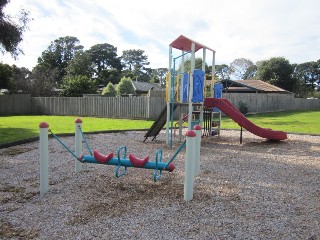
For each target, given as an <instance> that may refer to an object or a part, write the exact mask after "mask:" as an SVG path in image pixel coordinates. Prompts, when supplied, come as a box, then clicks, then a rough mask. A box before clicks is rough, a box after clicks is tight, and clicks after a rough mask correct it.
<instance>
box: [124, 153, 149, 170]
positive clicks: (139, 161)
mask: <svg viewBox="0 0 320 240" xmlns="http://www.w3.org/2000/svg"><path fill="white" fill-rule="evenodd" d="M129 160H130V162H131V163H132V165H133V166H134V167H144V165H146V164H147V162H148V161H149V156H146V157H145V158H143V159H142V158H137V157H136V156H135V155H134V154H132V153H130V154H129Z"/></svg>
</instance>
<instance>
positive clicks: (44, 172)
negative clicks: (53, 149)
mask: <svg viewBox="0 0 320 240" xmlns="http://www.w3.org/2000/svg"><path fill="white" fill-rule="evenodd" d="M39 128H40V194H44V193H46V192H48V190H49V177H48V159H49V153H48V144H49V140H48V128H49V124H48V123H46V122H41V123H40V124H39Z"/></svg>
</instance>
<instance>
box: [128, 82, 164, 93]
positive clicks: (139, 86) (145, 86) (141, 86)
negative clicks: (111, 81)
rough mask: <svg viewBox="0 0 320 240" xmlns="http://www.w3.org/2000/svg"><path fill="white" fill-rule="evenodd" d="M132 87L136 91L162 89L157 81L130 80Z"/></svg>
mask: <svg viewBox="0 0 320 240" xmlns="http://www.w3.org/2000/svg"><path fill="white" fill-rule="evenodd" d="M132 84H133V88H134V90H135V91H138V92H149V90H162V88H161V87H160V86H159V85H158V84H157V83H149V82H139V81H132Z"/></svg>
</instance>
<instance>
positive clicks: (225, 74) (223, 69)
mask: <svg viewBox="0 0 320 240" xmlns="http://www.w3.org/2000/svg"><path fill="white" fill-rule="evenodd" d="M230 72H231V71H230V68H229V66H228V65H227V64H221V65H216V72H215V75H216V78H217V79H219V80H230Z"/></svg>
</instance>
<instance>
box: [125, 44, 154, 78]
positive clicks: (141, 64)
mask: <svg viewBox="0 0 320 240" xmlns="http://www.w3.org/2000/svg"><path fill="white" fill-rule="evenodd" d="M122 63H123V65H124V72H123V76H126V77H130V78H131V79H139V80H144V81H149V80H150V78H149V79H147V78H145V77H143V79H142V76H143V75H145V74H146V66H148V65H149V64H150V63H149V62H148V56H147V55H145V54H144V50H141V49H130V50H125V51H123V52H122ZM147 74H148V73H147Z"/></svg>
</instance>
